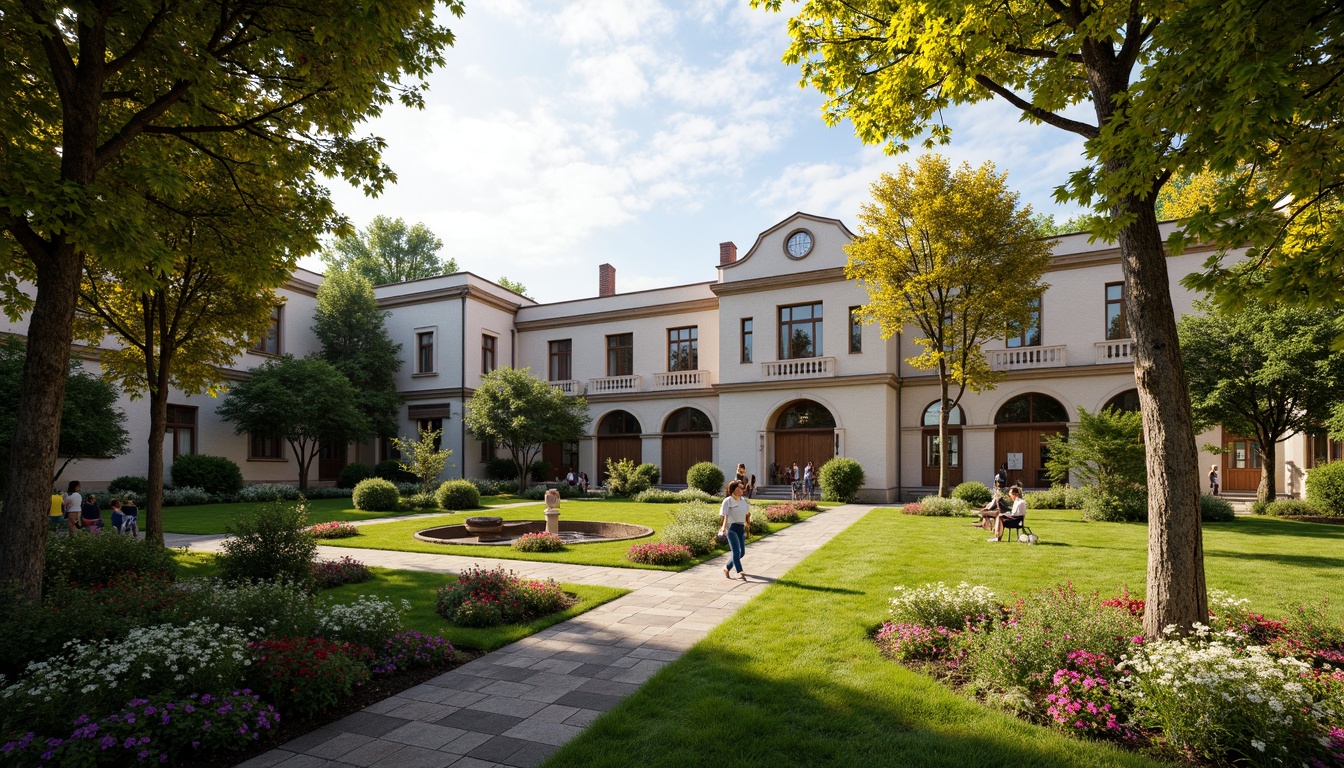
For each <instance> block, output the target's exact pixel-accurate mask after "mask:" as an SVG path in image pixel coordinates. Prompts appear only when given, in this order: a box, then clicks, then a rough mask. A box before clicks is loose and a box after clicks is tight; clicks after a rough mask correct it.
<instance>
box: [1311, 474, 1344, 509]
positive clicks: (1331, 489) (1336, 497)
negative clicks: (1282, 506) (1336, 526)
mask: <svg viewBox="0 0 1344 768" xmlns="http://www.w3.org/2000/svg"><path fill="white" fill-rule="evenodd" d="M1307 501H1309V502H1311V506H1313V507H1315V508H1316V514H1318V515H1322V516H1325V517H1340V516H1344V461H1332V462H1330V463H1329V464H1322V465H1321V466H1319V467H1316V468H1314V469H1312V470H1311V471H1310V472H1308V473H1307Z"/></svg>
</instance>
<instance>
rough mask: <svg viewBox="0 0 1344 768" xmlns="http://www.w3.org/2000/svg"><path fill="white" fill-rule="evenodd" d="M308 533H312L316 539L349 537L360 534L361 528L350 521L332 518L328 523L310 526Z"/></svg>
mask: <svg viewBox="0 0 1344 768" xmlns="http://www.w3.org/2000/svg"><path fill="white" fill-rule="evenodd" d="M308 533H310V534H312V537H313V538H315V539H348V538H350V537H351V536H358V535H359V529H358V528H356V527H355V526H353V525H351V524H350V523H342V522H340V521H338V520H332V521H331V522H328V523H318V524H317V525H310V526H308Z"/></svg>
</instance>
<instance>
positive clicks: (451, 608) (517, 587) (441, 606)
mask: <svg viewBox="0 0 1344 768" xmlns="http://www.w3.org/2000/svg"><path fill="white" fill-rule="evenodd" d="M573 603H574V598H572V597H571V596H569V595H567V594H565V592H564V591H562V590H561V589H560V585H559V584H557V583H555V581H553V580H549V579H548V580H546V581H531V580H524V579H521V578H519V577H518V575H517V574H516V573H514V572H513V571H505V570H504V569H503V568H502V567H496V568H494V569H493V570H486V569H484V568H480V567H476V568H469V569H467V570H465V571H463V572H462V574H461V575H459V576H458V577H457V581H456V582H454V583H452V584H448V585H446V586H443V587H441V588H439V600H438V605H437V606H436V610H437V611H438V613H439V615H440V616H442V617H444V618H445V619H448V620H449V621H451V622H453V623H454V624H457V625H458V626H462V627H493V626H498V625H500V624H514V623H517V622H522V621H530V620H531V619H534V618H538V617H540V616H545V615H547V614H551V613H555V612H557V611H560V610H563V609H564V608H567V607H568V606H570V605H572V604H573Z"/></svg>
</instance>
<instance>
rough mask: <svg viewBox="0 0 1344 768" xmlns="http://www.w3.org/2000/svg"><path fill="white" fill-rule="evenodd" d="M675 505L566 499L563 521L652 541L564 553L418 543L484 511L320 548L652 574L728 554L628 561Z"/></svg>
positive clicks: (506, 514) (381, 529) (509, 513)
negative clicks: (631, 528)
mask: <svg viewBox="0 0 1344 768" xmlns="http://www.w3.org/2000/svg"><path fill="white" fill-rule="evenodd" d="M675 506H676V505H674V504H640V503H636V502H632V501H626V500H624V499H594V500H584V501H577V500H567V501H564V502H562V503H561V504H560V520H561V522H562V523H563V522H564V521H565V520H593V521H599V522H616V523H633V524H635V525H644V526H648V527H649V528H652V529H653V535H652V536H645V537H643V538H639V539H628V540H625V541H611V542H598V543H593V544H571V545H569V546H567V547H566V548H565V550H564V551H563V552H519V551H518V550H516V549H514V548H513V547H511V546H508V545H492V546H482V545H479V544H435V543H433V542H428V541H421V540H419V539H417V538H415V533H416V532H417V531H423V530H425V529H427V528H435V527H438V526H444V525H460V524H462V522H463V521H464V520H466V519H467V518H468V517H472V516H474V515H479V514H480V512H458V513H454V514H445V515H440V516H435V517H426V518H417V519H415V520H405V521H397V522H390V523H376V524H374V525H362V526H360V527H359V535H358V536H352V537H350V538H348V539H331V540H323V541H322V542H321V543H322V544H323V545H326V546H332V547H354V548H359V549H392V550H397V551H400V552H429V553H432V554H438V555H461V556H462V557H481V558H498V559H503V560H539V561H544V562H550V563H573V564H576V565H603V566H610V567H616V568H646V569H653V570H665V571H681V570H685V569H687V568H690V567H691V566H692V565H695V564H697V563H701V562H704V561H705V560H709V559H711V558H713V557H716V556H718V555H719V554H721V553H723V552H726V551H728V548H727V547H726V546H722V547H720V548H719V549H717V550H715V551H713V552H711V553H710V554H708V555H704V556H702V557H699V558H696V559H694V560H692V561H691V562H690V563H688V564H686V565H680V566H656V565H641V564H638V563H632V562H630V561H629V560H626V559H625V553H626V552H627V551H629V549H630V547H632V546H634V545H635V544H651V543H655V542H657V541H659V534H660V533H661V532H662V530H663V527H664V526H665V525H667V523H668V520H669V518H668V512H669V511H670V510H671V509H673V508H674V507H675ZM545 509H546V507H545V505H544V504H535V505H532V506H527V507H510V508H508V509H499V510H495V511H494V513H493V514H495V515H497V516H499V517H502V518H504V519H505V520H545V519H546V516H545V514H544V512H545ZM814 514H816V513H815V512H802V513H800V517H803V518H807V517H810V516H812V515H814ZM788 525H790V524H789V523H772V524H771V525H770V529H771V531H770V532H771V533H774V532H775V531H778V530H781V529H783V528H786V527H788Z"/></svg>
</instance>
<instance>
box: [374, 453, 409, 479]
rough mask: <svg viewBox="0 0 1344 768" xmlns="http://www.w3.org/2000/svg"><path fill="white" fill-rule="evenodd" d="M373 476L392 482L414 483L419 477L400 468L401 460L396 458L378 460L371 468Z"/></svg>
mask: <svg viewBox="0 0 1344 768" xmlns="http://www.w3.org/2000/svg"><path fill="white" fill-rule="evenodd" d="M373 476H374V477H381V478H382V479H384V480H387V481H389V482H393V483H414V482H415V481H416V480H419V479H420V478H418V477H416V476H415V475H412V474H411V473H410V472H407V471H406V470H404V469H402V468H401V462H400V461H397V460H396V459H385V460H383V461H380V462H378V465H377V466H375V467H374V468H373Z"/></svg>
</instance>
